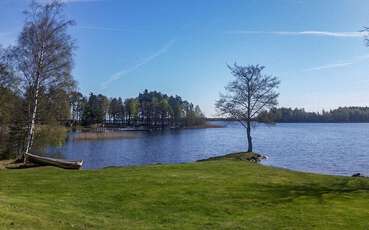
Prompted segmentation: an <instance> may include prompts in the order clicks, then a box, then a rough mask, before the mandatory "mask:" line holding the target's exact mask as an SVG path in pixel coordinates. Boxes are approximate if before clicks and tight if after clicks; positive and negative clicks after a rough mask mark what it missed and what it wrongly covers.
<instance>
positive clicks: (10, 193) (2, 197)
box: [0, 160, 369, 229]
mask: <svg viewBox="0 0 369 230" xmlns="http://www.w3.org/2000/svg"><path fill="white" fill-rule="evenodd" d="M0 229H369V179H366V178H350V177H333V176H323V175H314V174H307V173H298V172H292V171H288V170H281V169H276V168H272V167H266V166H262V165H258V164H252V163H248V162H242V161H234V160H218V161H208V162H201V163H190V164H179V165H153V166H143V167H129V168H110V169H102V170H96V171H90V170H83V171H66V170H61V169H56V168H48V167H47V168H34V169H26V170H0Z"/></svg>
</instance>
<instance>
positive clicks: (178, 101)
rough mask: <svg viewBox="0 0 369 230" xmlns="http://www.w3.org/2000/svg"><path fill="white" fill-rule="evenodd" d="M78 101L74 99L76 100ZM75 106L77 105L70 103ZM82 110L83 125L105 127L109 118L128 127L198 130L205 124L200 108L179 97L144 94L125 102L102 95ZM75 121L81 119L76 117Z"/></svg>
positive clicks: (145, 92) (155, 92) (91, 99)
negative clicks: (185, 127)
mask: <svg viewBox="0 0 369 230" xmlns="http://www.w3.org/2000/svg"><path fill="white" fill-rule="evenodd" d="M73 100H74V101H75V99H73ZM71 103H72V104H74V102H71ZM80 107H81V108H83V116H82V124H83V125H91V124H96V123H102V122H103V121H104V120H105V119H106V118H108V119H109V120H112V121H122V122H126V123H127V124H129V125H145V126H149V127H150V126H162V127H164V126H175V127H178V126H195V125H201V124H204V123H205V116H204V115H203V113H202V112H201V109H200V107H199V106H195V107H194V105H193V104H192V103H189V102H188V101H185V100H182V98H181V97H179V96H175V97H173V96H168V95H166V94H162V93H160V92H157V91H151V92H149V91H148V90H145V91H144V92H142V93H140V94H139V95H138V97H136V98H128V99H126V100H125V101H124V103H123V101H122V99H121V98H120V97H119V98H111V99H110V100H108V99H107V97H105V96H103V95H101V94H99V95H94V94H93V93H91V94H90V96H89V98H88V101H87V103H86V104H85V105H84V106H80ZM72 117H78V116H77V115H73V114H72Z"/></svg>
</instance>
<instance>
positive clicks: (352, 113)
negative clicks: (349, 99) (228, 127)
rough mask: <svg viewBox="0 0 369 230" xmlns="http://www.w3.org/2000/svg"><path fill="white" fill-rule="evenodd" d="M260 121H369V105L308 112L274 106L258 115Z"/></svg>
mask: <svg viewBox="0 0 369 230" xmlns="http://www.w3.org/2000/svg"><path fill="white" fill-rule="evenodd" d="M258 120H259V121H272V122H282V123H283V122H291V123H292V122H322V123H330V122H331V123H334V122H337V123H345V122H347V123H350V122H351V123H354V122H369V107H339V108H338V109H333V110H329V111H324V110H323V111H322V112H318V113H317V112H306V111H305V110H304V109H298V108H295V109H292V108H273V109H271V110H270V111H268V112H263V113H261V114H260V115H259V116H258Z"/></svg>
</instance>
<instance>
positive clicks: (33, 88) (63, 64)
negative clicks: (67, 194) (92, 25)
mask: <svg viewBox="0 0 369 230" xmlns="http://www.w3.org/2000/svg"><path fill="white" fill-rule="evenodd" d="M62 9H63V4H62V3H61V2H60V1H52V2H51V3H46V4H44V5H41V4H38V3H36V2H32V4H31V6H30V9H29V10H28V11H26V12H25V14H26V21H25V25H24V27H23V30H22V32H21V34H20V36H19V39H18V45H17V46H16V47H15V49H14V54H15V59H16V60H17V67H18V70H19V72H20V73H21V74H22V78H23V80H24V87H25V89H27V91H29V95H30V100H29V101H30V104H29V127H28V135H27V143H26V147H25V153H29V151H30V149H31V148H32V143H33V137H34V131H35V123H36V116H37V112H38V111H37V110H38V104H39V99H40V98H39V97H40V90H44V91H47V90H48V89H50V88H63V87H66V86H71V85H73V84H74V82H73V80H72V77H71V69H72V64H73V63H72V56H73V54H72V52H73V48H74V45H73V41H72V39H71V37H70V36H69V35H68V34H67V32H66V30H67V28H68V27H69V26H70V25H72V24H73V22H72V21H70V20H66V19H65V18H64V16H63V15H62ZM24 156H25V157H24V160H25V161H26V154H24Z"/></svg>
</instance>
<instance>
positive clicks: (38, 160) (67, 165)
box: [25, 153, 83, 169]
mask: <svg viewBox="0 0 369 230" xmlns="http://www.w3.org/2000/svg"><path fill="white" fill-rule="evenodd" d="M25 155H26V158H27V162H31V163H34V164H39V165H45V166H47V165H50V166H55V167H59V168H63V169H80V168H81V167H82V164H83V160H79V161H68V160H62V159H55V158H51V157H41V156H38V155H33V154H30V153H26V154H25Z"/></svg>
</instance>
